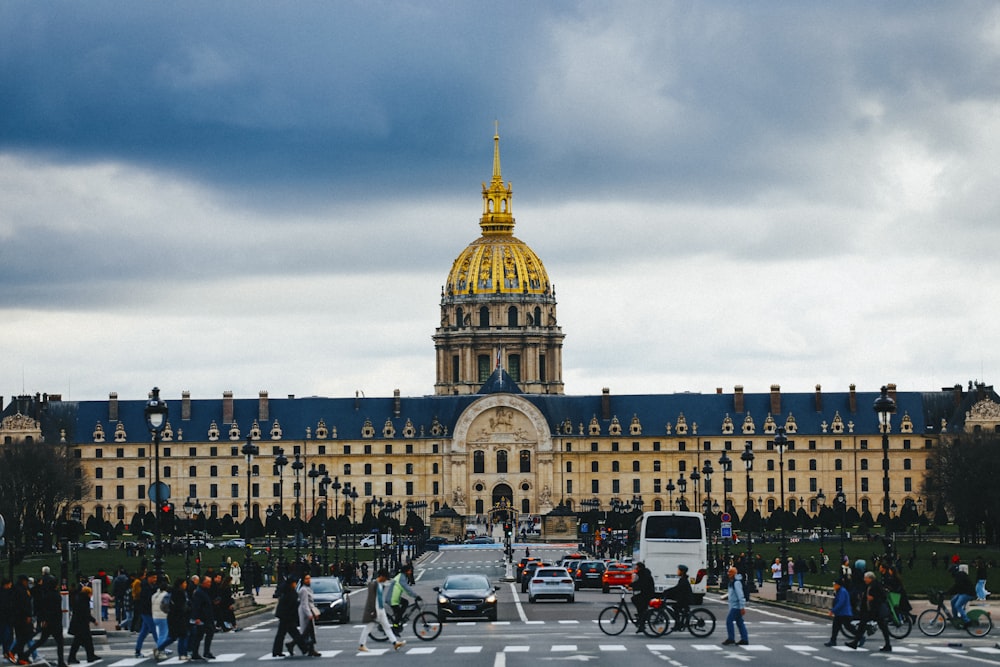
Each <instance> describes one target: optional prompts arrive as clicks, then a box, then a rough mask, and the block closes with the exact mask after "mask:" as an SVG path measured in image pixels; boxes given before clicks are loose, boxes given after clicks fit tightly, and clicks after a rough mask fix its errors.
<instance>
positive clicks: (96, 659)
mask: <svg viewBox="0 0 1000 667" xmlns="http://www.w3.org/2000/svg"><path fill="white" fill-rule="evenodd" d="M101 660H104V658H102V657H101V656H99V655H94V656H91V657H89V658H87V662H100V661H101Z"/></svg>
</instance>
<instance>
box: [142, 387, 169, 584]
mask: <svg viewBox="0 0 1000 667" xmlns="http://www.w3.org/2000/svg"><path fill="white" fill-rule="evenodd" d="M167 412H168V410H167V402H166V401H161V400H160V388H159V387H153V393H152V396H151V398H150V399H149V402H147V403H146V409H145V415H146V426H147V427H148V428H149V432H150V433H152V434H153V451H154V460H155V463H154V466H155V468H154V469H155V471H156V473H155V474H156V483H155V484H154V485H153V493H152V494H151V495H152V496H153V497H152V498H151V500H152V501H153V502H154V503H156V514H155V517H156V549H155V551H154V553H155V554H156V555H155V556H154V558H153V571H154V572H155V573H156V576H157V579H162V578H163V543H162V542H163V540H162V536H161V528H160V521H161V516H160V515H161V511H162V505H163V503H165V502H167V500H168V499H169V498H170V493H169V492H168V491H167V490H166V489H165V488H164V487H165V486H166V485H164V484H161V483H160V436H161V435H162V434H163V428H164V427H165V426H166V425H167Z"/></svg>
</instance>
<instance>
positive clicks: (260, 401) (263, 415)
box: [257, 389, 270, 422]
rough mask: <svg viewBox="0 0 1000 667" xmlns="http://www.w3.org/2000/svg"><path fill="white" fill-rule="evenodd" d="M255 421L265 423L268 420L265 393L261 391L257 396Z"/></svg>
mask: <svg viewBox="0 0 1000 667" xmlns="http://www.w3.org/2000/svg"><path fill="white" fill-rule="evenodd" d="M257 396H258V397H257V421H262V422H266V421H267V420H268V419H270V417H269V416H268V415H269V411H268V407H269V406H268V403H267V392H266V391H264V390H263V389H262V390H261V391H260V393H259V394H258V395H257Z"/></svg>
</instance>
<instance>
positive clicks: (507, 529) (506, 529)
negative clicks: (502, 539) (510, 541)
mask: <svg viewBox="0 0 1000 667" xmlns="http://www.w3.org/2000/svg"><path fill="white" fill-rule="evenodd" d="M503 534H504V535H510V534H511V525H510V524H509V523H505V524H504V525H503Z"/></svg>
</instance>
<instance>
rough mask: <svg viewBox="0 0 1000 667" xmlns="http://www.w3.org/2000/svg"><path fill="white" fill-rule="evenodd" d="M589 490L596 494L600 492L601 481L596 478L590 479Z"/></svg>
mask: <svg viewBox="0 0 1000 667" xmlns="http://www.w3.org/2000/svg"><path fill="white" fill-rule="evenodd" d="M590 492H591V493H593V494H597V493H600V492H601V481H600V480H598V479H592V480H590Z"/></svg>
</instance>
